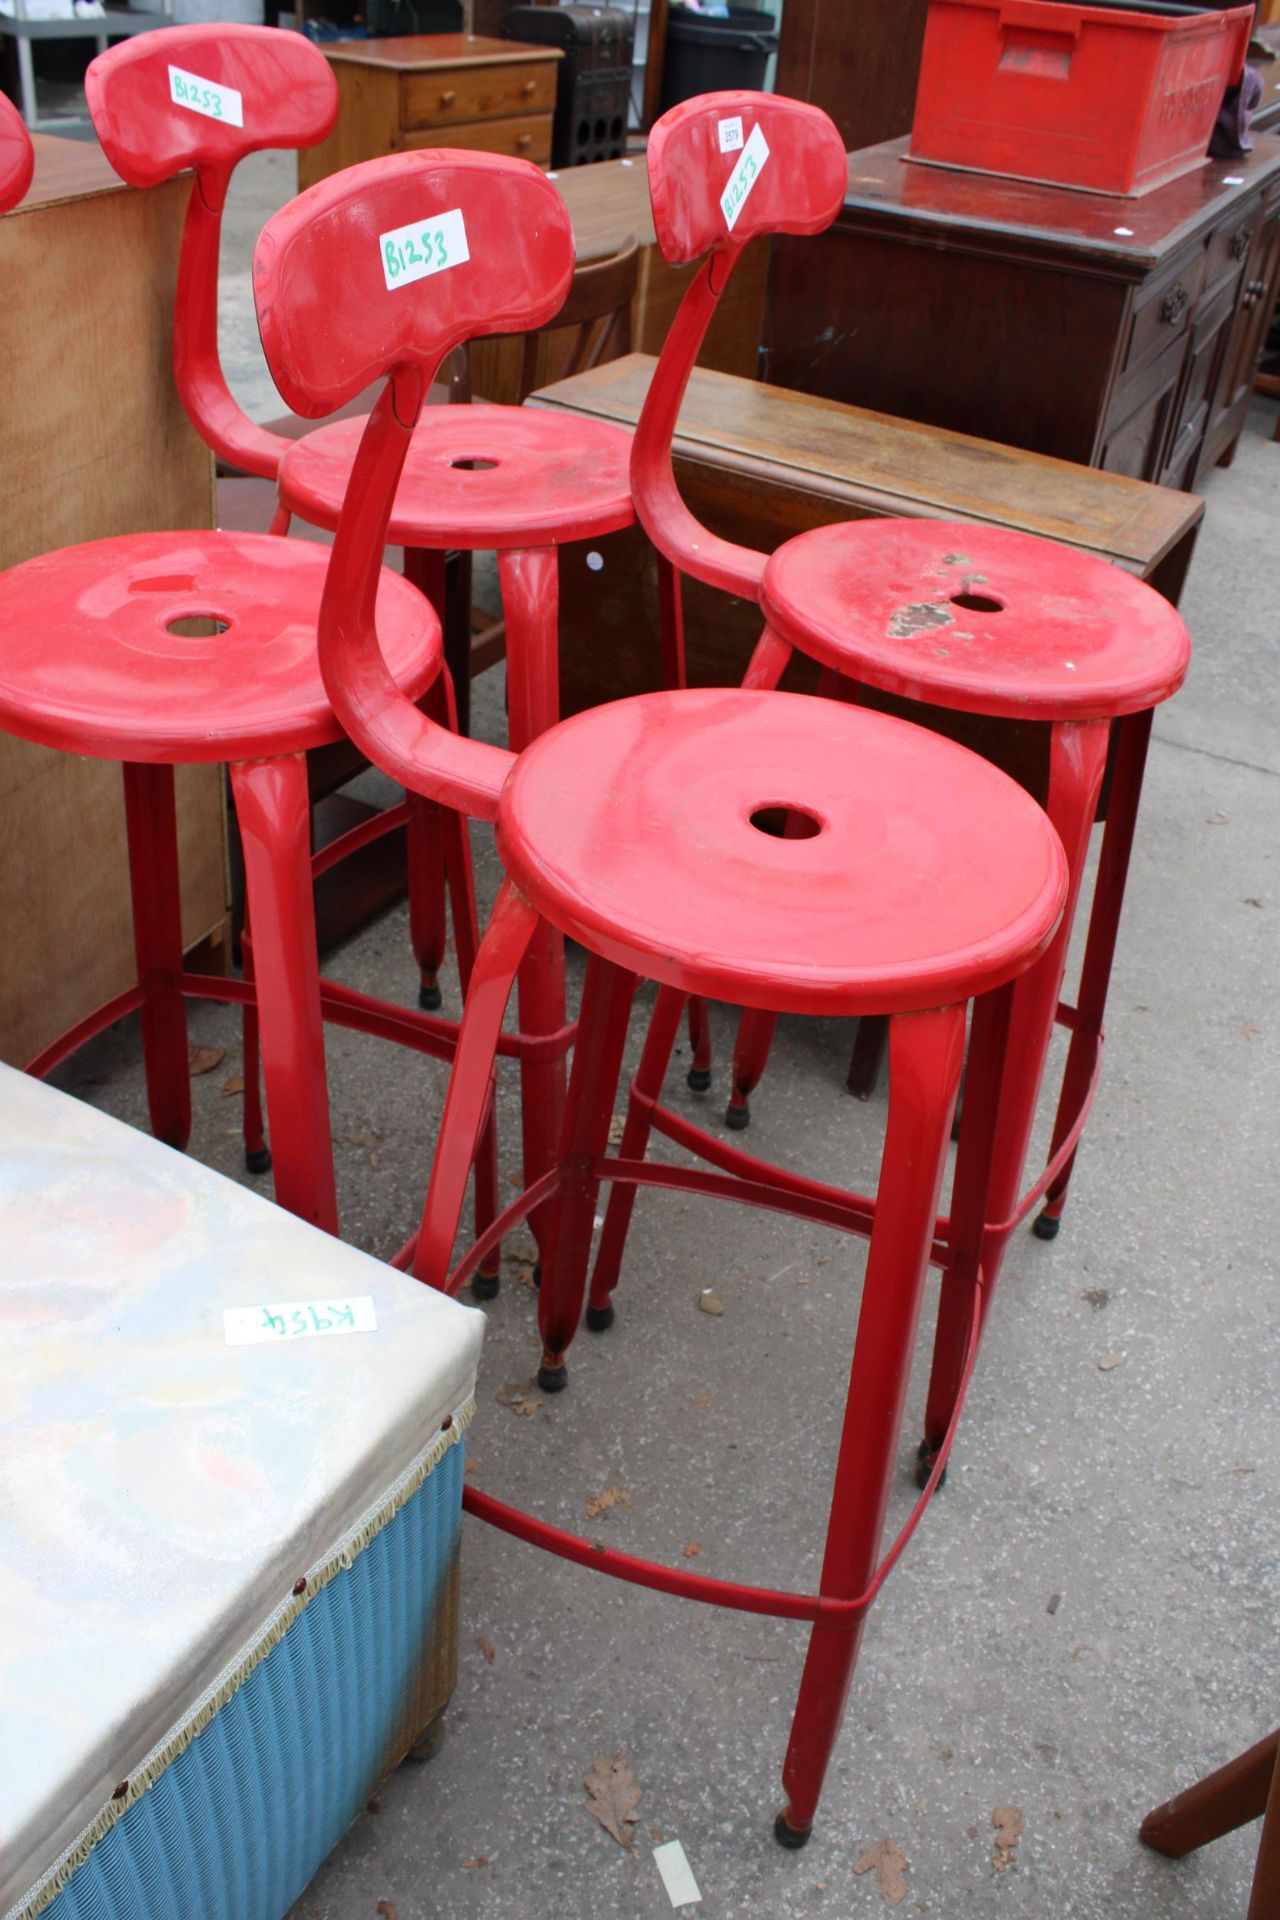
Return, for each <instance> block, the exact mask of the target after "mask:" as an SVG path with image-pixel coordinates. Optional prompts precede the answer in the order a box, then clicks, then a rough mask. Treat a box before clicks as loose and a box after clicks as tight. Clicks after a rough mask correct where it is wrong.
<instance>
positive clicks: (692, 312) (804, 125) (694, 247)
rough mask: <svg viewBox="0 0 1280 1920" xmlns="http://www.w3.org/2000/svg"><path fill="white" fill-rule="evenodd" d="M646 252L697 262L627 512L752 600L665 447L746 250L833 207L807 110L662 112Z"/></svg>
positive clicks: (683, 564) (765, 103)
mask: <svg viewBox="0 0 1280 1920" xmlns="http://www.w3.org/2000/svg"><path fill="white" fill-rule="evenodd" d="M648 165H649V194H650V198H651V200H652V202H653V224H654V229H655V231H656V233H657V237H658V245H659V246H660V247H661V249H662V252H663V254H664V255H665V257H666V258H667V259H668V260H669V261H671V262H672V263H673V264H674V263H676V262H684V261H689V260H696V259H698V258H700V257H701V256H703V255H705V256H706V259H705V262H704V265H703V269H702V272H701V273H700V274H699V275H698V277H697V279H696V280H694V282H693V284H692V285H691V286H690V288H689V290H688V291H687V293H686V294H685V296H684V299H683V300H682V302H681V304H680V309H679V311H678V313H677V314H676V317H675V319H674V320H673V321H672V323H671V328H670V331H669V332H668V334H667V338H666V340H665V341H664V343H663V347H662V352H661V354H660V355H659V357H658V364H657V366H656V367H655V368H654V374H653V381H652V383H651V385H650V388H649V392H648V395H647V397H646V400H645V404H644V409H643V411H642V413H641V416H640V421H639V424H638V426H637V428H636V437H635V446H634V450H633V453H632V458H631V481H632V490H633V492H634V494H635V501H636V511H637V513H638V514H639V516H640V519H641V520H642V521H643V523H644V526H645V528H646V530H647V532H648V534H649V536H650V538H651V539H652V540H653V542H654V544H655V546H657V547H659V548H660V549H661V551H662V552H663V553H665V554H666V555H667V557H668V559H670V560H672V561H673V562H674V563H675V565H676V566H677V567H679V568H680V569H681V571H682V572H685V573H691V574H693V575H694V576H695V578H697V579H699V580H705V581H706V582H707V583H708V584H709V585H711V586H715V587H720V588H723V589H724V590H725V591H727V592H730V593H738V594H746V595H748V596H749V597H751V598H754V597H756V595H757V593H758V590H759V584H760V576H761V574H762V572H763V570H764V558H765V556H764V555H762V554H758V553H755V552H754V551H753V550H752V549H751V548H749V547H739V546H735V545H734V544H732V543H731V542H730V541H727V540H720V539H717V538H716V537H715V536H714V535H713V534H710V533H708V532H707V530H706V528H705V527H703V526H701V525H700V524H699V522H698V521H697V520H695V519H694V517H693V515H692V514H691V513H690V512H689V511H688V509H687V508H686V507H685V505H684V503H683V502H682V500H681V499H680V495H679V492H678V490H677V488H676V484H675V478H674V476H673V474H672V471H671V439H672V435H673V434H674V432H675V425H676V418H677V416H678V414H679V411H680V402H681V400H682V399H683V398H684V391H685V388H686V387H687V385H688V383H689V375H690V374H691V372H692V371H693V366H694V362H695V361H696V359H697V357H698V349H699V347H700V346H701V345H702V340H703V336H704V334H705V333H706V330H707V327H708V325H709V324H710V321H711V318H712V316H713V314H714V313H715V310H716V305H717V303H718V301H719V299H720V297H721V295H722V294H723V292H724V290H725V287H726V285H727V284H728V280H729V275H730V274H731V273H732V271H733V269H734V266H735V265H736V264H737V260H738V256H739V255H740V254H741V252H742V250H743V248H744V247H745V246H746V245H747V243H748V242H749V241H750V240H753V239H755V238H756V237H757V236H759V235H763V234H770V233H796V234H811V233H820V232H821V231H822V229H823V228H824V227H829V226H830V225H831V222H832V221H833V220H834V219H835V217H836V215H837V213H839V211H840V207H841V205H842V203H843V200H844V195H845V188H846V181H847V177H848V176H847V169H848V161H847V157H846V155H845V151H844V142H843V141H842V140H841V138H840V135H839V134H838V133H837V131H836V129H835V126H834V125H833V124H832V122H831V121H830V120H829V119H828V118H827V116H826V114H825V113H823V112H822V111H821V110H820V109H819V108H817V107H811V106H808V105H806V104H805V103H804V102H803V101H800V100H788V99H785V98H782V97H780V96H778V95H776V94H770V93H708V94H702V95H701V96H699V97H698V98H697V99H695V100H685V101H683V102H682V103H681V104H680V105H679V106H677V107H672V108H671V110H670V112H669V113H664V114H663V116H662V118H661V119H660V120H659V121H658V122H657V124H656V126H655V127H654V129H653V131H652V133H651V134H650V135H649V149H648Z"/></svg>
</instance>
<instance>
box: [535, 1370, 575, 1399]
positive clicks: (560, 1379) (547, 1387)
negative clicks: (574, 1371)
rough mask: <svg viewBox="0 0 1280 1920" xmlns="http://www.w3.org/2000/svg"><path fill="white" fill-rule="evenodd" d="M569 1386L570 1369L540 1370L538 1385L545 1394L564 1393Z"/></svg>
mask: <svg viewBox="0 0 1280 1920" xmlns="http://www.w3.org/2000/svg"><path fill="white" fill-rule="evenodd" d="M568 1384H569V1369H568V1367H539V1368H538V1385H539V1386H540V1387H541V1389H542V1391H543V1392H544V1393H563V1392H564V1390H565V1388H566V1387H567V1386H568Z"/></svg>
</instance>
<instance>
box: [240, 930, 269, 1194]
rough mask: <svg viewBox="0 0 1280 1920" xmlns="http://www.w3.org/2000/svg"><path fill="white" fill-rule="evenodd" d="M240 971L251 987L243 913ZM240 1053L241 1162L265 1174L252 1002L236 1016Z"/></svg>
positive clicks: (266, 1160) (250, 938) (250, 952)
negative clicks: (242, 1155) (242, 1082)
mask: <svg viewBox="0 0 1280 1920" xmlns="http://www.w3.org/2000/svg"><path fill="white" fill-rule="evenodd" d="M240 971H241V973H242V974H243V975H244V981H245V985H246V986H249V987H252V986H253V984H254V978H253V934H252V930H251V929H250V926H249V916H248V914H247V913H246V915H245V920H244V926H243V927H242V928H241V931H240ZM240 1035H241V1042H240V1044H241V1052H242V1054H243V1056H244V1072H243V1073H242V1074H241V1076H240V1077H241V1079H242V1080H243V1081H244V1112H243V1115H242V1120H241V1125H242V1128H243V1132H244V1163H245V1166H246V1167H247V1168H248V1170H249V1172H250V1173H269V1172H270V1171H271V1149H270V1147H268V1145H267V1134H266V1128H265V1126H264V1125H263V1119H262V1072H261V1049H260V1047H259V1044H258V1042H259V1035H258V1007H257V1002H256V1000H246V1001H245V1003H244V1006H243V1008H242V1009H241V1014H240Z"/></svg>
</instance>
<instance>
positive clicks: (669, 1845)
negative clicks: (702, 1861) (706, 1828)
mask: <svg viewBox="0 0 1280 1920" xmlns="http://www.w3.org/2000/svg"><path fill="white" fill-rule="evenodd" d="M653 1864H654V1866H655V1867H656V1868H657V1869H658V1872H659V1873H660V1874H661V1875H662V1884H663V1886H664V1887H665V1888H666V1890H667V1898H668V1900H669V1901H670V1902H671V1904H672V1906H673V1907H694V1906H700V1905H701V1904H702V1895H701V1893H700V1892H699V1891H698V1883H697V1881H696V1880H695V1879H694V1877H693V1868H692V1867H691V1866H690V1865H689V1862H688V1860H687V1858H686V1857H685V1851H684V1848H683V1847H682V1846H681V1845H680V1842H679V1841H678V1840H668V1841H667V1842H666V1844H665V1846H661V1847H655V1848H654V1850H653Z"/></svg>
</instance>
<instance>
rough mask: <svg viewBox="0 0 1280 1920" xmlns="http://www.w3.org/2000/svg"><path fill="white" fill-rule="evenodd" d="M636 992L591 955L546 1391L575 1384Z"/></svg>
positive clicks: (541, 1300) (548, 1323) (544, 1326)
mask: <svg viewBox="0 0 1280 1920" xmlns="http://www.w3.org/2000/svg"><path fill="white" fill-rule="evenodd" d="M635 990H636V977H635V975H634V974H633V973H628V972H626V971H625V969H624V968H622V967H615V966H613V965H611V963H610V962H609V961H607V960H601V959H600V958H599V957H598V956H597V955H595V954H592V956H591V958H590V959H589V960H588V962H587V978H586V983H585V985H584V987H583V990H582V1011H581V1013H580V1014H579V1016H578V1039H577V1044H576V1045H575V1047H574V1049H573V1077H572V1080H571V1082H570V1086H569V1102H568V1107H567V1110H566V1113H565V1124H564V1137H563V1140H562V1143H561V1147H560V1155H559V1158H560V1169H561V1177H560V1190H559V1192H558V1194H557V1196H556V1199H555V1202H554V1204H553V1206H552V1208H551V1228H550V1232H549V1234H548V1238H547V1249H546V1254H545V1257H544V1261H543V1272H542V1291H541V1293H540V1294H539V1296H538V1327H539V1330H540V1332H541V1334H542V1364H541V1366H540V1367H539V1368H538V1385H539V1386H540V1387H541V1388H542V1390H543V1392H544V1393H559V1392H560V1391H561V1389H562V1388H563V1387H565V1386H567V1385H568V1372H567V1370H566V1367H565V1355H566V1353H567V1352H568V1350H569V1346H570V1343H571V1342H572V1340H573V1336H574V1334H575V1333H576V1332H577V1328H578V1321H579V1320H580V1318H581V1317H582V1299H583V1294H584V1293H585V1291H586V1279H587V1262H588V1260H589V1259H590V1257H591V1234H592V1229H593V1227H594V1224H595V1211H596V1200H597V1198H598V1196H599V1193H600V1175H599V1172H598V1170H597V1169H598V1166H599V1162H600V1158H601V1156H602V1155H603V1153H604V1152H605V1149H606V1147H607V1144H608V1139H609V1119H610V1116H611V1114H612V1112H613V1103H614V1100H615V1099H616V1098H617V1091H618V1076H619V1074H620V1073H621V1071H622V1054H623V1049H624V1048H625V1046H626V1044H627V1022H628V1020H629V1018H630V1015H631V1002H632V998H633V996H634V994H635Z"/></svg>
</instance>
